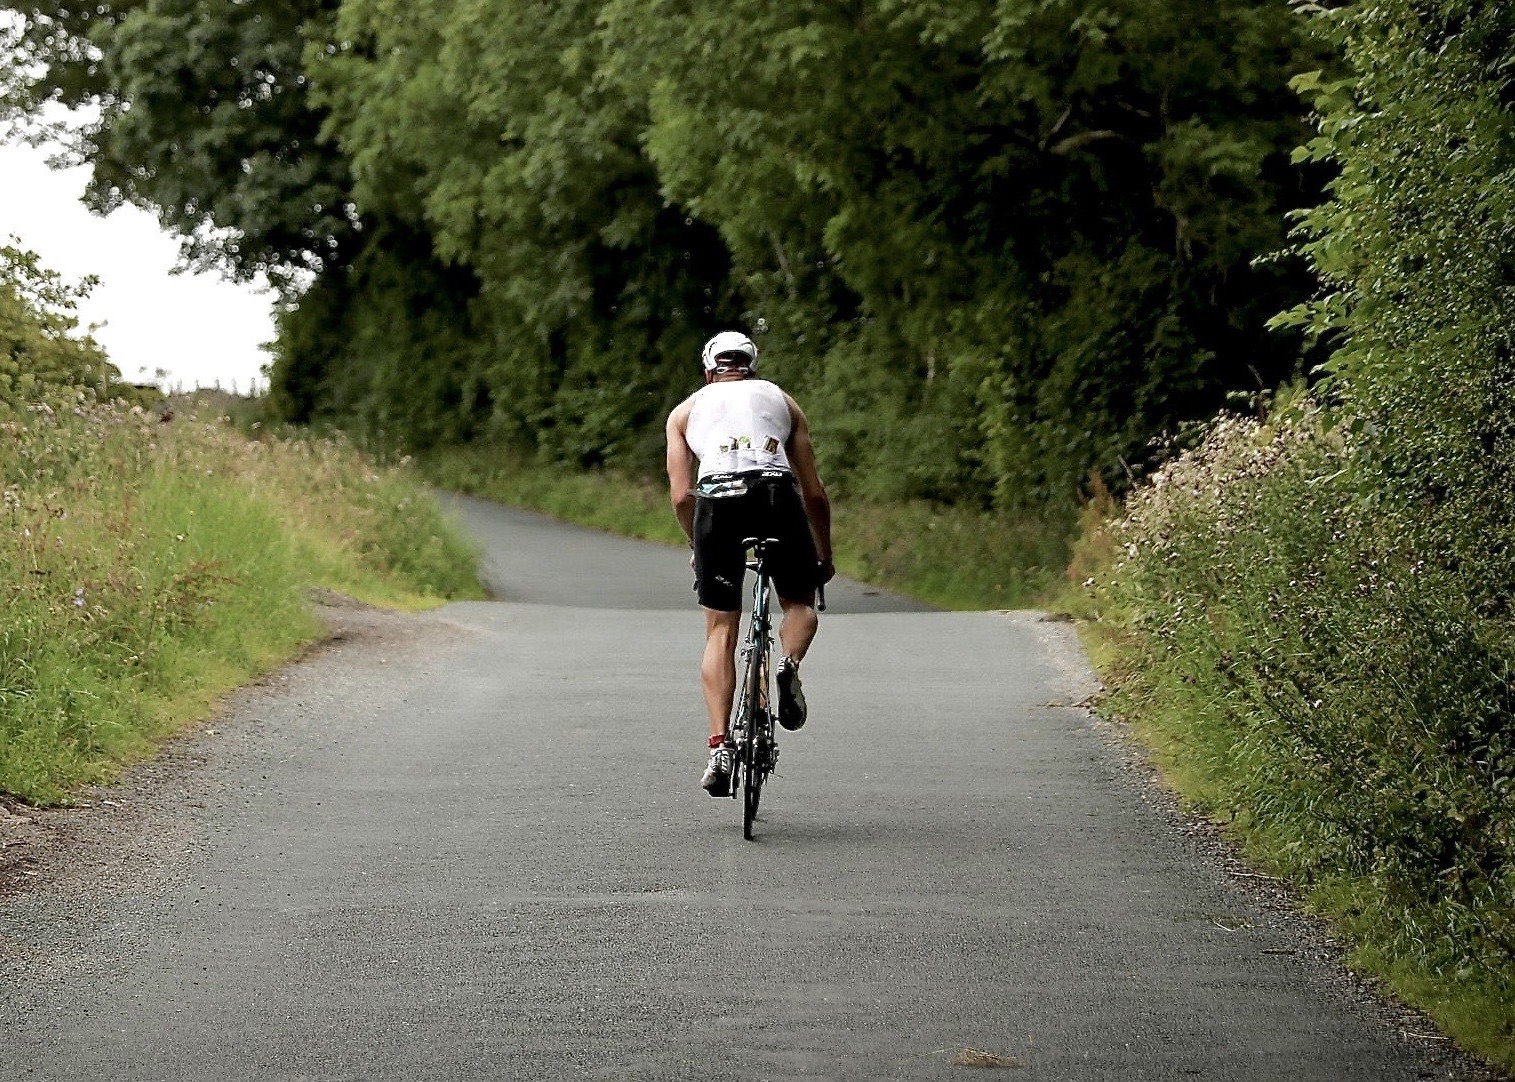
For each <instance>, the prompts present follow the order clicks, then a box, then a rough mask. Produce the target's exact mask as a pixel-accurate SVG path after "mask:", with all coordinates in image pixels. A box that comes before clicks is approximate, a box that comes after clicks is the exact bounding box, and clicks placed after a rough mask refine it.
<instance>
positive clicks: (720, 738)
mask: <svg viewBox="0 0 1515 1082" xmlns="http://www.w3.org/2000/svg"><path fill="white" fill-rule="evenodd" d="M724 743H726V734H725V733H720V734H719V735H717V736H712V737H711V738H710V745H709V746H710V747H712V748H718V747H720V746H721V745H722V744H724Z"/></svg>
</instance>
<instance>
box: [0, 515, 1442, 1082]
mask: <svg viewBox="0 0 1515 1082" xmlns="http://www.w3.org/2000/svg"><path fill="white" fill-rule="evenodd" d="M455 506H456V508H457V512H458V514H460V515H461V516H462V517H463V518H464V520H465V521H466V523H467V525H468V527H469V528H470V529H471V530H472V531H473V532H474V533H475V534H476V535H477V536H478V537H479V538H480V539H481V540H482V542H483V543H484V544H485V545H486V546H487V558H486V572H487V578H488V580H489V583H490V585H491V587H492V589H493V590H494V591H495V592H496V593H497V594H498V595H499V596H500V597H501V598H504V599H505V600H497V601H490V602H471V603H463V604H455V605H451V606H448V607H446V608H444V609H442V610H440V611H438V612H436V613H433V614H429V615H426V616H420V617H398V616H392V615H389V614H380V613H373V612H366V611H363V610H360V609H356V608H341V607H338V608H334V609H332V610H331V613H332V618H333V620H334V621H335V623H336V625H337V626H338V627H339V629H340V638H339V641H337V642H335V643H334V644H332V645H331V646H330V647H329V648H326V649H324V650H323V651H320V652H318V653H317V654H316V655H314V656H313V657H312V658H310V659H308V660H306V661H305V662H303V663H301V664H299V665H296V666H293V667H291V668H290V669H288V670H286V671H284V672H282V673H280V674H278V675H277V676H276V677H275V678H273V679H271V680H270V681H268V682H267V684H266V685H265V686H263V687H260V688H257V689H251V690H249V691H248V692H246V693H243V694H241V695H239V696H238V697H237V698H236V700H235V701H234V702H233V703H232V704H231V705H230V706H229V708H228V709H227V711H226V712H225V713H224V715H223V716H221V717H219V718H217V719H216V720H215V721H214V722H211V723H207V724H206V725H205V726H204V727H203V729H202V730H201V731H200V732H199V733H198V734H197V735H195V736H194V737H192V738H191V739H190V740H188V741H186V742H184V743H183V744H181V745H180V746H179V747H178V748H177V749H176V750H175V751H174V752H172V753H171V754H170V755H169V756H168V758H167V759H166V760H165V761H164V762H163V763H160V764H159V765H158V766H157V767H154V768H149V769H148V770H147V771H145V772H144V773H143V774H141V775H138V776H137V777H136V778H135V779H133V780H132V781H129V782H128V783H126V784H124V785H123V786H121V787H119V788H118V789H115V790H111V791H107V792H103V793H99V794H95V795H94V799H93V800H92V803H93V804H94V807H93V808H91V809H86V810H83V811H80V812H77V813H67V814H74V815H79V816H81V817H83V818H81V819H80V825H79V826H78V827H77V829H76V830H75V834H76V836H77V841H76V843H75V844H76V852H75V857H74V867H73V868H72V870H71V871H70V872H69V873H68V874H65V875H59V876H54V877H52V878H51V879H48V880H46V881H45V882H43V884H42V885H41V886H39V887H38V888H37V889H35V890H31V891H28V892H25V893H22V894H19V895H16V896H13V897H11V898H8V899H5V900H0V966H3V970H0V978H3V979H4V987H5V991H4V994H3V996H0V1078H3V1079H7V1080H8V1079H58V1080H64V1079H105V1078H109V1079H144V1080H145V1079H152V1080H172V1079H185V1080H207V1079H227V1078H237V1079H240V1078H247V1079H343V1080H345V1079H354V1080H356V1079H407V1080H411V1079H473V1078H479V1079H557V1078H602V1079H713V1078H728V1079H754V1080H756V1079H823V1078H825V1079H947V1078H960V1077H961V1076H962V1075H963V1073H964V1071H965V1070H967V1071H968V1075H969V1077H974V1073H973V1071H972V1070H971V1069H969V1068H968V1066H966V1065H974V1064H976V1065H979V1066H999V1067H1004V1068H1007V1069H1010V1070H1012V1072H1013V1073H1012V1075H1011V1076H1012V1077H1014V1076H1024V1077H1030V1078H1044V1079H1122V1080H1127V1079H1147V1078H1153V1079H1158V1078H1161V1079H1169V1078H1200V1079H1269V1080H1272V1079H1281V1078H1288V1079H1323V1080H1325V1079H1329V1080H1333V1082H1335V1080H1342V1079H1373V1080H1385V1079H1414V1078H1421V1077H1443V1078H1444V1077H1448V1076H1449V1073H1451V1074H1453V1075H1455V1076H1457V1077H1463V1075H1460V1074H1457V1073H1456V1072H1457V1070H1458V1069H1459V1068H1455V1067H1454V1066H1452V1065H1451V1064H1450V1062H1440V1063H1437V1062H1433V1060H1431V1059H1430V1058H1427V1057H1428V1056H1429V1055H1431V1054H1434V1053H1428V1052H1427V1051H1426V1049H1427V1048H1433V1049H1434V1048H1436V1047H1439V1046H1438V1045H1435V1044H1434V1043H1433V1042H1428V1041H1425V1040H1422V1039H1419V1038H1407V1037H1406V1036H1404V1035H1403V1033H1402V1030H1403V1029H1404V1028H1405V1027H1406V1023H1405V1022H1404V1020H1403V1018H1402V1017H1401V1016H1397V1015H1395V1014H1394V1013H1393V1012H1390V1011H1387V1010H1385V1009H1383V1008H1381V1007H1379V1006H1377V1005H1375V1004H1374V1003H1373V1002H1372V1001H1371V1000H1370V999H1369V998H1368V997H1366V996H1364V995H1363V994H1361V993H1360V992H1356V991H1354V990H1353V989H1352V988H1351V987H1350V982H1348V981H1346V980H1345V979H1344V978H1343V977H1342V975H1341V973H1340V971H1339V966H1338V965H1337V964H1335V963H1333V962H1331V961H1330V960H1329V958H1325V957H1322V955H1321V951H1320V949H1319V944H1318V942H1317V941H1315V940H1314V939H1312V938H1310V937H1309V936H1308V935H1302V934H1301V933H1300V931H1299V922H1298V921H1297V920H1294V919H1292V918H1289V917H1288V916H1287V915H1286V914H1284V913H1282V912H1280V911H1279V909H1278V907H1277V906H1276V905H1274V904H1272V903H1271V902H1270V901H1269V900H1268V899H1267V898H1265V897H1260V896H1259V895H1258V894H1257V893H1256V892H1255V891H1254V890H1251V889H1249V887H1248V885H1247V884H1248V883H1249V882H1250V881H1248V880H1246V879H1240V878H1237V877H1234V876H1231V875H1228V873H1227V871H1226V868H1225V865H1224V862H1223V861H1222V860H1220V859H1217V858H1216V857H1215V854H1214V849H1215V846H1214V843H1213V842H1212V841H1207V840H1205V838H1204V837H1202V836H1201V837H1198V838H1196V837H1195V836H1194V831H1193V830H1192V829H1190V830H1187V831H1186V829H1185V827H1184V824H1183V822H1182V820H1181V819H1179V818H1178V817H1177V816H1176V815H1175V814H1174V813H1173V812H1172V811H1171V809H1169V808H1168V807H1167V806H1166V803H1165V802H1164V801H1163V800H1161V799H1154V798H1153V796H1152V785H1151V779H1150V772H1149V771H1148V770H1146V769H1145V768H1142V767H1141V766H1140V765H1139V764H1136V765H1133V762H1132V758H1133V757H1132V754H1131V752H1130V750H1129V748H1128V747H1127V746H1126V745H1125V744H1124V743H1123V742H1122V740H1121V739H1120V738H1119V736H1118V735H1117V734H1115V733H1114V732H1113V731H1112V729H1111V727H1110V726H1107V725H1106V724H1105V723H1103V722H1101V721H1099V720H1098V719H1097V718H1095V717H1093V716H1092V715H1090V714H1089V713H1088V712H1087V711H1086V710H1084V709H1082V708H1079V707H1078V706H1077V704H1078V703H1079V702H1080V701H1081V700H1083V699H1084V698H1085V697H1086V696H1087V695H1088V694H1089V693H1090V692H1091V690H1093V688H1094V683H1093V678H1092V676H1091V675H1090V674H1089V672H1088V671H1087V669H1086V668H1085V665H1084V663H1083V660H1082V658H1081V655H1080V654H1079V651H1078V649H1077V646H1076V642H1075V640H1074V638H1073V635H1072V632H1071V630H1070V628H1069V627H1068V626H1067V625H1065V624H1059V623H1055V622H1047V621H1044V620H1043V619H1041V618H1040V617H1039V616H1038V615H1037V614H1035V613H1024V612H1019V613H969V614H955V613H941V612H932V611H928V610H926V609H925V608H924V607H923V606H920V605H917V604H913V603H909V602H906V601H904V600H902V599H899V598H893V597H890V596H888V595H886V594H881V593H878V592H876V591H870V592H865V591H863V590H862V589H860V588H858V587H855V586H850V585H847V584H843V583H837V584H836V585H835V587H834V588H833V589H832V590H831V598H832V601H833V609H832V612H831V613H829V614H828V615H827V616H826V617H825V618H824V623H823V627H822V631H821V635H820V637H819V638H818V640H817V642H816V646H815V648H814V650H813V652H812V654H811V657H810V659H809V660H807V662H806V665H805V677H806V690H807V694H808V697H809V699H810V704H811V717H812V721H811V723H810V725H809V726H807V727H806V728H805V729H804V730H803V731H802V732H800V733H797V734H793V735H792V736H785V738H784V740H783V761H782V769H783V772H782V776H781V777H779V778H777V779H775V780H774V781H773V782H772V783H770V787H769V789H768V790H767V791H766V792H765V795H764V815H763V817H762V818H761V819H760V821H759V824H758V836H757V840H755V841H754V842H750V843H749V842H744V841H743V840H742V838H741V823H740V809H739V806H738V804H737V803H735V802H733V801H729V800H714V799H711V798H710V797H708V796H706V795H705V793H704V792H702V791H701V790H700V789H699V788H698V787H697V779H698V776H699V773H700V770H701V767H702V765H703V761H704V739H703V736H702V730H703V728H704V719H703V713H702V708H701V704H700V698H699V693H698V688H697V684H696V667H697V664H698V658H699V653H700V649H701V645H702V644H701V630H702V622H701V620H700V617H699V614H698V611H697V610H696V609H695V608H694V602H693V598H692V595H691V594H690V593H689V573H688V568H687V566H686V562H685V561H686V556H685V554H684V553H683V552H681V551H679V550H674V549H668V548H663V547H659V546H655V545H646V544H638V543H633V542H626V541H619V540H616V539H613V538H610V537H606V536H604V535H600V534H596V533H592V532H588V531H582V530H575V529H572V528H569V527H565V526H561V525H558V524H555V523H549V522H547V521H546V520H543V519H539V518H536V517H534V516H530V515H526V514H523V513H520V512H511V511H506V510H503V509H499V508H495V507H492V506H491V505H487V504H483V503H480V502H478V501H471V500H460V501H457V502H456V504H455ZM1200 833H1201V835H1202V834H1203V832H1200ZM1412 1025H1413V1023H1412Z"/></svg>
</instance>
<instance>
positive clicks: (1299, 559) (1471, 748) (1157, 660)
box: [1087, 402, 1515, 1062]
mask: <svg viewBox="0 0 1515 1082" xmlns="http://www.w3.org/2000/svg"><path fill="white" fill-rule="evenodd" d="M1358 439H1359V437H1358V436H1357V435H1354V434H1353V428H1352V426H1350V425H1346V424H1335V425H1332V424H1329V423H1328V421H1327V418H1326V417H1325V415H1324V414H1323V412H1322V411H1321V410H1320V409H1319V408H1317V407H1316V406H1314V405H1312V404H1310V403H1308V402H1304V403H1300V404H1297V405H1294V406H1285V407H1281V408H1280V409H1278V410H1277V411H1276V412H1275V414H1274V417H1273V419H1272V420H1270V421H1269V422H1268V423H1261V422H1258V421H1249V420H1242V419H1238V418H1229V417H1228V418H1223V419H1221V420H1220V421H1219V422H1218V423H1217V424H1216V425H1215V426H1214V428H1213V430H1212V431H1211V432H1210V435H1209V438H1208V439H1207V440H1205V442H1204V443H1203V444H1202V445H1201V446H1200V447H1199V448H1198V449H1197V450H1195V451H1193V452H1192V453H1189V454H1186V455H1183V456H1181V457H1179V458H1177V459H1176V460H1174V461H1173V462H1172V463H1170V464H1169V465H1168V466H1167V467H1166V468H1164V469H1163V470H1162V471H1161V472H1159V473H1158V474H1157V475H1156V476H1155V477H1154V478H1153V479H1152V481H1151V483H1150V484H1148V485H1145V486H1143V487H1141V488H1139V489H1137V490H1135V491H1133V492H1132V493H1131V495H1130V497H1129V500H1128V503H1127V506H1126V512H1125V515H1124V517H1123V518H1121V519H1119V520H1118V521H1116V522H1114V523H1112V524H1111V525H1110V526H1109V527H1108V533H1107V535H1106V536H1105V538H1104V541H1103V543H1104V544H1105V545H1106V546H1107V548H1108V550H1109V551H1110V552H1111V553H1112V554H1113V558H1112V559H1111V560H1110V561H1109V562H1108V563H1107V564H1106V565H1105V566H1104V568H1103V569H1102V570H1101V571H1099V572H1097V573H1096V574H1094V575H1091V576H1090V578H1089V579H1088V581H1087V585H1088V586H1089V587H1090V588H1091V590H1093V591H1094V593H1095V595H1096V599H1097V602H1098V605H1097V607H1098V609H1099V611H1100V613H1101V619H1102V620H1104V621H1105V622H1106V623H1108V624H1113V625H1114V626H1115V627H1117V628H1118V629H1119V630H1120V635H1121V637H1122V640H1123V641H1124V643H1125V646H1124V649H1123V650H1121V651H1118V653H1119V654H1120V660H1119V661H1118V662H1117V664H1116V666H1115V668H1114V679H1113V680H1112V683H1113V685H1114V687H1115V692H1114V694H1113V696H1112V699H1111V705H1112V707H1113V709H1114V710H1116V711H1117V712H1119V713H1121V714H1124V715H1127V716H1130V717H1132V718H1134V719H1135V720H1137V722H1138V724H1140V725H1141V726H1142V727H1143V729H1144V730H1145V731H1147V732H1148V733H1149V735H1151V736H1152V737H1153V738H1154V741H1155V743H1156V744H1157V745H1158V746H1159V747H1160V749H1161V750H1162V754H1163V755H1164V756H1165V758H1166V760H1167V762H1168V764H1169V765H1170V767H1172V768H1173V770H1174V772H1175V775H1176V776H1177V777H1178V779H1179V782H1180V787H1181V788H1182V789H1184V791H1186V792H1187V793H1188V794H1189V795H1190V796H1191V797H1192V798H1194V799H1195V800H1196V801H1197V802H1198V803H1200V804H1201V805H1202V806H1204V807H1205V808H1207V809H1208V810H1209V811H1210V812H1211V813H1212V814H1214V815H1217V816H1218V817H1220V818H1222V819H1226V820H1230V821H1232V822H1234V823H1235V824H1236V826H1237V827H1238V828H1239V830H1240V831H1241V833H1242V835H1243V836H1244V837H1245V838H1246V839H1248V841H1249V842H1250V843H1251V844H1252V846H1253V847H1254V850H1255V851H1256V852H1258V853H1259V854H1260V855H1261V856H1262V857H1263V859H1265V860H1266V861H1268V862H1269V863H1271V864H1272V865H1273V866H1274V867H1275V868H1277V869H1279V870H1280V871H1281V872H1283V873H1284V874H1286V875H1288V876H1290V877H1292V878H1294V879H1296V880H1298V881H1300V882H1303V883H1305V884H1311V885H1313V886H1314V888H1315V889H1316V891H1317V893H1316V897H1317V899H1319V900H1320V901H1321V902H1322V904H1323V905H1325V906H1327V907H1328V908H1331V909H1333V910H1335V911H1336V912H1337V913H1338V915H1340V916H1342V917H1344V918H1345V919H1346V920H1347V923H1348V927H1349V928H1351V929H1352V930H1353V931H1354V933H1355V934H1356V935H1357V936H1358V937H1359V941H1360V943H1361V944H1362V947H1363V951H1364V952H1365V953H1364V955H1363V956H1364V957H1367V956H1368V955H1369V954H1375V953H1376V955H1377V956H1379V957H1381V958H1384V959H1392V960H1393V965H1394V966H1395V967H1398V968H1399V970H1400V971H1402V972H1403V973H1405V974H1412V973H1413V974H1414V975H1415V977H1414V980H1413V981H1412V980H1411V979H1410V978H1409V977H1408V976H1407V977H1405V978H1404V982H1403V983H1404V987H1406V988H1409V987H1410V986H1411V985H1412V984H1415V982H1417V981H1418V982H1419V983H1418V985H1416V987H1419V988H1421V990H1422V991H1421V994H1422V995H1423V996H1424V995H1429V993H1426V992H1425V989H1426V988H1430V987H1434V988H1435V989H1437V991H1436V993H1435V995H1431V996H1430V997H1429V998H1428V999H1426V1000H1425V1002H1426V1003H1427V1005H1428V1006H1430V1007H1432V1009H1433V1010H1438V1011H1440V1012H1441V1014H1442V1016H1443V1018H1444V1019H1445V1020H1446V1021H1447V1023H1448V1024H1449V1026H1451V1027H1452V1028H1453V1029H1454V1031H1455V1030H1456V1029H1457V1027H1458V1026H1459V1025H1460V1024H1462V1023H1460V1022H1459V1020H1458V1019H1459V1018H1464V1019H1467V1018H1472V1017H1473V1016H1474V1015H1477V1016H1479V1017H1486V1016H1487V1007H1488V1005H1489V1003H1490V1002H1493V1003H1495V1004H1497V1005H1499V1006H1500V1007H1501V1008H1502V1009H1503V1010H1504V1011H1505V1014H1504V1018H1505V1024H1506V1027H1507V1028H1506V1030H1505V1031H1504V1032H1503V1033H1502V1034H1499V1033H1496V1034H1494V1035H1493V1036H1491V1035H1490V1034H1489V1033H1488V1032H1487V1031H1486V1029H1480V1030H1479V1032H1480V1033H1482V1036H1474V1037H1472V1038H1471V1039H1473V1040H1474V1041H1475V1042H1476V1043H1481V1046H1482V1048H1483V1050H1485V1051H1490V1050H1491V1049H1492V1051H1493V1052H1494V1054H1497V1055H1500V1056H1503V1057H1504V1058H1506V1059H1507V1060H1508V1061H1512V1062H1515V1042H1512V1041H1511V1039H1510V1036H1511V1035H1510V1032H1509V1030H1508V1026H1509V1023H1510V1022H1512V1021H1515V1014H1511V1013H1510V1006H1511V1003H1512V1000H1511V993H1512V992H1515V900H1512V899H1515V894H1512V888H1515V747H1512V738H1515V722H1512V718H1515V682H1512V680H1511V677H1512V674H1515V637H1512V635H1511V631H1512V628H1511V627H1510V624H1509V619H1508V616H1506V615H1502V614H1500V613H1497V612H1491V611H1489V610H1488V609H1487V607H1486V606H1481V605H1480V604H1479V603H1478V601H1477V600H1476V599H1477V597H1478V591H1477V590H1475V589H1472V588H1470V584H1469V583H1468V582H1466V581H1464V576H1465V575H1466V569H1465V568H1463V567H1462V566H1460V565H1459V564H1458V563H1457V562H1456V561H1455V560H1448V559H1445V558H1442V556H1441V555H1440V554H1438V553H1436V552H1432V551H1427V550H1426V549H1425V548H1423V547H1421V545H1422V543H1420V542H1417V540H1416V539H1417V537H1419V536H1421V535H1419V534H1417V533H1416V532H1415V531H1414V530H1411V529H1408V528H1406V526H1405V524H1404V521H1403V519H1402V517H1401V515H1400V514H1399V513H1397V512H1395V511H1394V510H1393V509H1391V508H1389V507H1387V506H1385V504H1384V502H1383V500H1382V499H1381V498H1380V497H1379V496H1378V495H1377V492H1378V489H1377V487H1376V485H1375V484H1374V482H1373V475H1372V472H1371V470H1365V467H1364V462H1365V460H1368V459H1369V458H1370V456H1368V455H1365V454H1364V453H1363V449H1362V448H1361V447H1360V446H1359V445H1358V443H1357V440H1358ZM1491 997H1492V998H1491ZM1459 1003H1460V1004H1462V1006H1461V1007H1458V1006H1455V1004H1459ZM1468 1004H1479V1005H1480V1006H1478V1007H1477V1009H1476V1010H1475V1009H1474V1008H1472V1007H1469V1006H1468ZM1464 1008H1466V1009H1464ZM1460 1011H1461V1012H1462V1013H1461V1014H1459V1012H1460ZM1468 1012H1471V1013H1468ZM1478 1025H1479V1026H1482V1025H1483V1023H1478ZM1474 1028H1476V1027H1474V1026H1473V1023H1471V1022H1468V1023H1467V1025H1465V1026H1464V1029H1465V1030H1466V1031H1467V1032H1468V1033H1472V1030H1473V1029H1474Z"/></svg>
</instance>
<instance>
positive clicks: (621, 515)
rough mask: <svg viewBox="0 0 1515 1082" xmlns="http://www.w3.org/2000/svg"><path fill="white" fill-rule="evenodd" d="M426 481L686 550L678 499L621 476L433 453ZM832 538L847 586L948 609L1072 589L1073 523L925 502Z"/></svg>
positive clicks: (858, 518)
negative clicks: (1068, 575) (675, 508)
mask: <svg viewBox="0 0 1515 1082" xmlns="http://www.w3.org/2000/svg"><path fill="white" fill-rule="evenodd" d="M419 467H420V469H421V472H422V473H423V474H424V475H425V476H426V478H427V479H428V480H429V481H430V482H431V483H433V484H435V485H437V486H438V487H440V488H446V489H451V490H453V491H457V492H464V493H467V494H469V495H473V496H482V497H484V498H486V499H491V500H496V501H498V502H500V503H507V504H512V505H514V506H517V507H525V508H530V509H531V510H535V511H541V512H543V513H545V514H548V515H552V516H553V517H555V518H559V519H563V520H564V521H567V522H573V523H577V524H579V525H582V526H590V527H593V528H596V529H600V530H605V531H607V532H610V533H616V534H620V535H623V536H626V537H639V538H642V539H644V540H648V541H661V542H665V543H668V544H677V545H682V544H683V543H684V535H683V534H682V533H681V532H680V530H679V527H678V524H677V522H675V521H674V517H673V512H672V510H671V509H670V507H669V502H668V489H667V486H666V485H665V484H663V483H661V482H653V481H648V480H646V479H644V478H637V477H632V476H628V475H625V474H619V473H614V472H610V471H602V470H595V471H586V472H572V471H567V470H564V469H563V468H562V467H556V466H545V465H540V464H537V463H534V462H530V461H528V460H526V459H524V458H523V457H522V456H520V455H519V454H517V453H514V452H512V451H509V450H502V449H500V448H490V447H481V446H478V445H470V446H466V447H453V448H445V449H439V450H436V451H432V452H430V453H428V454H427V455H425V456H424V457H423V458H422V459H421V460H420V462H419ZM832 517H833V527H832V535H833V538H834V540H835V543H836V563H837V568H838V570H840V571H841V572H842V574H844V575H847V576H849V577H852V578H856V579H859V580H861V581H864V582H869V583H873V584H875V585H878V586H882V587H885V588H887V589H890V590H895V591H898V592H900V593H904V594H908V595H910V596H912V597H916V598H919V599H920V600H922V601H926V602H929V603H930V604H933V605H939V606H941V607H942V608H947V609H1008V608H1021V607H1025V606H1032V605H1039V604H1042V603H1043V602H1044V600H1045V599H1046V598H1047V597H1048V596H1049V595H1050V593H1051V591H1052V590H1053V589H1054V587H1055V586H1056V585H1057V584H1058V583H1059V582H1060V581H1061V576H1062V574H1063V568H1064V566H1065V564H1066V562H1067V557H1068V546H1069V541H1070V538H1071V536H1072V529H1073V516H1072V515H1071V514H1069V515H1067V516H1058V515H1055V514H1050V513H1049V514H1044V515H1032V514H1025V515H1021V516H1011V515H1001V514H993V513H988V512H973V511H965V510H962V509H958V508H944V507H940V506H936V505H933V504H930V503H927V502H925V501H913V502H910V503H898V504H877V503H861V502H850V501H846V500H838V501H835V502H834V504H833V508H832Z"/></svg>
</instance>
